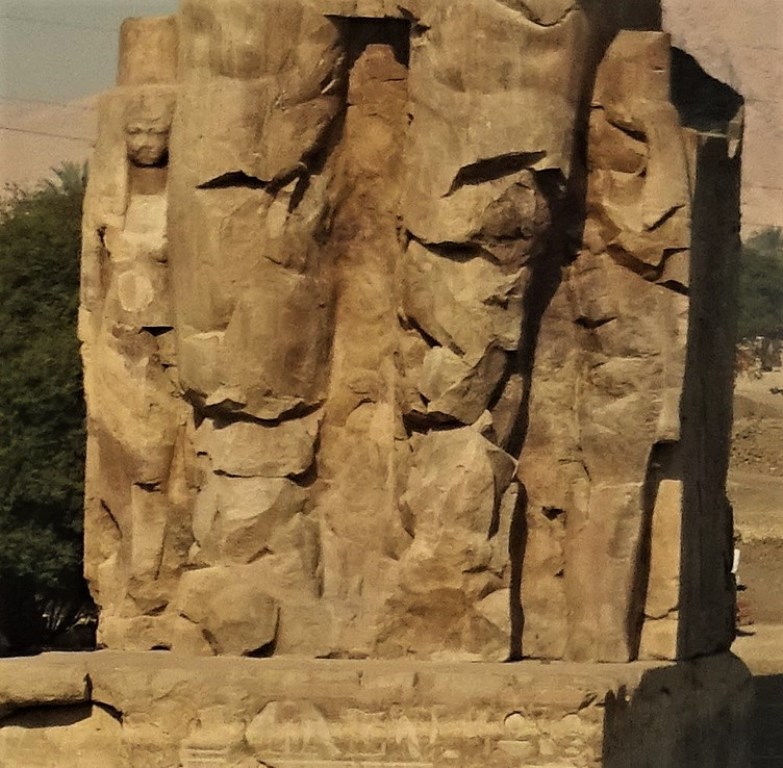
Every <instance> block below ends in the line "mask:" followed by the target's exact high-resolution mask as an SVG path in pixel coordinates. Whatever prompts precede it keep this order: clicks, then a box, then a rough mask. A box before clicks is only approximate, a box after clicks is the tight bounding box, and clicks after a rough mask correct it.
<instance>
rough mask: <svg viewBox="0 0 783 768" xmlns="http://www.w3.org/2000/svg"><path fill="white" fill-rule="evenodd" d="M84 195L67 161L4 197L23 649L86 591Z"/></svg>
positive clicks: (3, 313) (0, 245)
mask: <svg viewBox="0 0 783 768" xmlns="http://www.w3.org/2000/svg"><path fill="white" fill-rule="evenodd" d="M83 197H84V174H83V171H82V170H81V169H80V168H78V167H76V166H63V167H62V168H61V169H60V170H59V171H57V179H56V180H55V181H52V182H46V183H44V184H42V185H41V186H39V187H37V188H35V189H33V190H21V189H17V190H13V191H11V193H10V194H9V195H8V196H7V197H6V198H5V199H4V200H3V202H2V203H1V204H0V359H1V360H2V365H0V633H2V635H3V636H4V637H3V638H0V641H3V640H4V641H5V642H6V643H10V644H11V646H12V647H13V648H14V649H15V650H16V649H18V648H20V647H23V646H27V645H31V644H36V643H44V642H46V637H45V635H46V625H47V623H50V624H51V623H52V613H58V614H60V613H62V612H63V606H66V605H69V606H70V605H72V606H78V605H79V604H81V603H82V602H83V601H84V599H85V597H86V595H85V589H84V582H83V579H82V577H81V570H82V504H83V502H82V495H83V475H82V473H83V466H84V400H83V395H82V382H81V366H80V363H79V349H78V342H77V339H76V318H77V309H78V295H79V243H80V220H81V207H82V200H83ZM74 610H75V608H74ZM69 611H70V609H68V610H65V611H64V613H65V614H68V613H69ZM47 614H48V616H47ZM47 620H48V621H47ZM42 633H43V634H42Z"/></svg>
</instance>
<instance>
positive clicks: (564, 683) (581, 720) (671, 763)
mask: <svg viewBox="0 0 783 768" xmlns="http://www.w3.org/2000/svg"><path fill="white" fill-rule="evenodd" d="M52 680H56V681H57V682H58V684H57V685H56V686H52V685H51V681H52ZM0 681H2V683H1V684H0V712H3V713H4V718H3V719H2V720H0V756H1V758H2V765H3V766H4V768H44V766H47V767H48V766H51V765H55V764H56V765H57V766H58V768H72V767H73V768H76V766H78V767H79V768H84V766H96V767H97V766H101V768H141V767H142V766H143V767H144V768H172V766H181V767H182V768H196V766H215V767H216V768H217V766H225V767H226V768H229V767H230V768H258V766H275V767H276V768H436V767H437V768H441V767H443V768H446V767H447V766H464V767H465V768H473V767H474V766H475V768H478V766H482V768H522V767H528V766H529V767H530V768H533V767H534V766H535V767H537V768H588V767H589V768H597V767H598V766H605V767H606V768H631V766H633V768H648V767H649V768H653V766H654V767H655V768H690V767H692V768H704V766H714V768H747V765H748V764H749V761H748V755H747V740H746V738H745V726H746V723H747V716H748V712H749V706H750V703H751V698H752V693H751V678H750V675H749V673H748V671H747V669H746V668H745V666H744V665H743V664H742V662H741V661H739V660H738V659H736V658H735V657H734V656H731V655H730V654H724V655H720V656H715V657H712V658H709V659H703V660H699V661H694V662H688V663H680V664H671V663H663V664H655V663H644V662H639V663H634V664H604V665H597V664H575V663H567V662H554V663H543V662H533V661H529V662H521V663H516V664H487V663H477V664H465V663H446V662H420V661H407V660H406V661H353V660H303V659H292V658H287V659H238V658H209V659H194V658H188V657H183V656H178V655H174V654H168V653H158V654H150V653H143V654H142V653H138V654H134V653H118V652H113V651H104V652H98V653H94V654H72V655H67V656H65V655H61V654H51V655H49V654H47V655H43V656H40V657H38V658H36V659H16V660H6V661H2V662H0ZM85 681H86V682H87V685H85V684H84V683H85ZM44 683H45V684H44ZM43 691H47V693H46V694H44V693H43ZM77 691H78V693H79V695H78V696H77V695H75V692H77Z"/></svg>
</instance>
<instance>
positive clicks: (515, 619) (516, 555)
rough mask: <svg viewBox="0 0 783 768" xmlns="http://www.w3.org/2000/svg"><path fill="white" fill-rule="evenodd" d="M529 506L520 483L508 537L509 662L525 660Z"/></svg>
mask: <svg viewBox="0 0 783 768" xmlns="http://www.w3.org/2000/svg"><path fill="white" fill-rule="evenodd" d="M527 505H528V501H527V489H526V488H525V486H524V484H522V483H520V484H519V497H518V498H517V503H516V506H515V507H514V512H513V516H512V518H511V529H510V531H509V537H508V555H509V559H510V561H511V589H510V590H509V612H510V613H509V615H510V618H511V639H510V643H509V650H508V660H509V661H520V660H521V659H522V658H523V648H522V635H523V634H524V631H525V609H524V606H523V604H522V566H523V564H524V562H525V549H526V548H527Z"/></svg>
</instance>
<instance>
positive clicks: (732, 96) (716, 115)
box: [671, 48, 743, 133]
mask: <svg viewBox="0 0 783 768" xmlns="http://www.w3.org/2000/svg"><path fill="white" fill-rule="evenodd" d="M671 99H672V103H673V104H674V106H675V107H677V111H678V112H679V113H680V120H681V121H682V124H683V125H685V126H688V127H689V128H695V129H696V130H698V131H704V132H705V133H710V132H712V131H718V132H720V133H725V132H726V129H727V126H728V124H729V123H730V122H731V121H732V120H733V119H734V117H735V116H736V115H737V112H738V111H739V110H740V108H741V107H742V104H743V98H742V96H740V94H739V93H737V92H736V91H735V90H734V89H733V88H731V87H730V86H728V85H726V83H722V82H721V81H720V80H716V79H715V78H714V77H712V76H710V75H708V74H707V73H706V72H705V71H704V70H703V69H702V68H701V66H700V65H699V63H698V62H697V61H696V59H694V58H693V56H691V55H689V54H687V53H685V51H681V50H680V49H679V48H672V67H671Z"/></svg>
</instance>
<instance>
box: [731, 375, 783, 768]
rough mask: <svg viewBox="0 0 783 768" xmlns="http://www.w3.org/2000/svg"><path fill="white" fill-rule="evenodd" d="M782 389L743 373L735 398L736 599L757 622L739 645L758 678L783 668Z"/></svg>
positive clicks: (779, 699)
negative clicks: (738, 556) (774, 390)
mask: <svg viewBox="0 0 783 768" xmlns="http://www.w3.org/2000/svg"><path fill="white" fill-rule="evenodd" d="M776 388H783V371H773V372H770V373H764V374H762V376H761V378H759V379H752V378H748V377H745V376H741V377H739V378H738V380H737V383H736V387H735V395H734V437H733V443H732V456H731V468H730V471H729V498H730V499H731V502H732V505H733V507H734V522H735V527H736V529H737V531H738V533H739V535H740V539H741V541H740V543H739V549H740V553H741V554H740V567H739V581H740V583H741V584H742V585H744V586H745V590H744V591H742V592H740V593H739V595H738V598H739V602H740V606H741V609H742V611H743V613H744V614H746V616H747V618H748V619H749V620H750V621H751V622H752V623H750V624H747V625H746V626H743V627H742V631H743V633H744V634H743V636H741V637H739V638H738V639H737V641H736V642H735V644H734V647H733V650H734V651H735V653H737V654H738V655H739V656H741V657H742V659H743V660H744V661H745V662H746V663H747V664H748V666H749V667H750V668H751V670H753V672H754V673H755V674H757V675H772V674H777V675H780V673H783V394H779V393H774V392H771V391H770V390H773V389H776ZM780 680H781V681H783V677H781V678H780ZM781 686H783V682H781V684H780V685H779V687H780V688H781V690H780V692H779V694H780V695H778V696H776V706H779V705H783V687H781ZM776 690H777V689H776ZM781 741H782V742H783V733H781ZM781 760H782V762H781V765H783V758H782V759H781ZM775 765H777V764H775Z"/></svg>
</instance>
